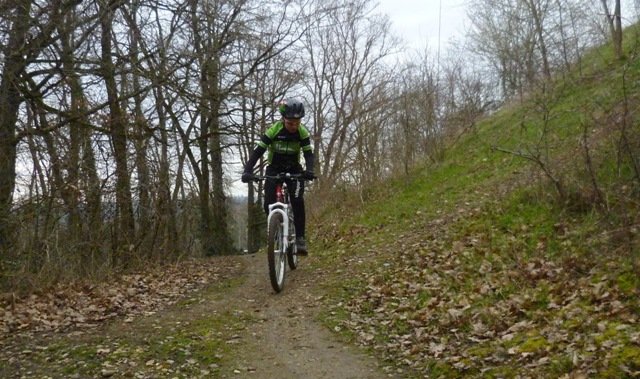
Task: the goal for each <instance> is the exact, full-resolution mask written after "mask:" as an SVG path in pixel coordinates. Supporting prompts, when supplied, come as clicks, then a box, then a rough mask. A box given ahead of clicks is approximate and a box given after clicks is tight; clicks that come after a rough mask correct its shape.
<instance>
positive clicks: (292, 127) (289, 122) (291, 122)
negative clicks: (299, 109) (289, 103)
mask: <svg viewBox="0 0 640 379" xmlns="http://www.w3.org/2000/svg"><path fill="white" fill-rule="evenodd" d="M284 127H285V128H287V130H288V131H289V133H295V132H297V131H298V128H299V127H300V119H299V118H285V119H284Z"/></svg>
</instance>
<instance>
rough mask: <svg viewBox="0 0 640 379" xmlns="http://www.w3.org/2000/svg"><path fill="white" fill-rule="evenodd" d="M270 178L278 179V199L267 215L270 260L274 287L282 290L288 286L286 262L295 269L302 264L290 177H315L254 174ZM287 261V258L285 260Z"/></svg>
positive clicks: (257, 176) (270, 206) (261, 178)
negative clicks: (285, 283)
mask: <svg viewBox="0 0 640 379" xmlns="http://www.w3.org/2000/svg"><path fill="white" fill-rule="evenodd" d="M266 179H271V180H274V181H275V182H276V202H275V203H273V204H270V205H269V215H268V216H267V236H268V241H267V261H268V263H269V279H270V281H271V287H273V290H274V291H276V293H279V292H280V291H282V289H283V288H284V279H285V276H286V266H287V264H286V263H288V265H289V268H290V269H291V270H295V269H296V268H297V267H298V249H297V245H296V228H295V224H294V222H293V209H292V208H291V201H290V198H289V190H288V188H287V182H286V181H287V180H299V181H305V180H311V179H308V178H305V177H304V176H303V175H302V174H291V173H280V174H277V175H254V176H253V180H255V181H258V180H266ZM285 261H287V262H286V263H285Z"/></svg>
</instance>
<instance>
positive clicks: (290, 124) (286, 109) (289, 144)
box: [242, 99, 315, 255]
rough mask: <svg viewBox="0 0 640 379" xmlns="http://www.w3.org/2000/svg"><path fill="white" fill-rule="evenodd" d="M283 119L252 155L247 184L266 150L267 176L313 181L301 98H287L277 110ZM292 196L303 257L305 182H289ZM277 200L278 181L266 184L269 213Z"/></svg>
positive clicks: (311, 162) (311, 159)
mask: <svg viewBox="0 0 640 379" xmlns="http://www.w3.org/2000/svg"><path fill="white" fill-rule="evenodd" d="M278 111H279V112H280V114H281V115H282V120H280V121H277V122H276V123H274V124H273V125H271V127H270V128H269V129H267V131H266V132H265V133H264V135H263V136H262V138H261V139H260V141H259V142H258V144H257V146H256V148H255V149H254V150H253V153H251V156H250V157H249V160H248V161H247V163H246V164H245V166H244V173H243V174H242V181H243V182H244V183H248V182H250V181H251V180H252V179H253V167H254V166H255V165H256V163H257V162H258V159H260V157H262V155H263V154H264V152H265V151H269V155H268V158H267V161H268V163H269V164H268V165H267V169H266V174H267V175H269V176H273V175H277V174H279V173H286V172H288V173H292V174H302V175H303V177H304V178H305V179H309V180H311V179H314V178H315V175H314V174H313V162H314V159H315V158H314V155H313V149H312V147H311V139H310V134H309V131H308V130H307V128H306V127H305V126H304V125H303V124H302V122H301V119H302V117H304V104H302V102H301V101H300V100H298V99H287V100H285V101H284V102H283V103H281V104H280V105H279V107H278ZM301 150H302V153H303V155H304V161H305V166H306V170H303V169H302V165H301V164H300V151H301ZM287 186H288V188H289V196H290V199H291V207H292V208H293V218H294V223H295V227H296V245H297V248H298V253H299V254H300V255H307V254H308V252H307V243H306V241H305V238H304V235H305V210H304V197H303V196H304V182H303V181H301V180H288V181H287ZM275 201H276V182H275V181H274V180H269V179H267V181H266V182H265V185H264V210H265V212H267V213H268V212H269V205H270V204H273V203H274V202H275Z"/></svg>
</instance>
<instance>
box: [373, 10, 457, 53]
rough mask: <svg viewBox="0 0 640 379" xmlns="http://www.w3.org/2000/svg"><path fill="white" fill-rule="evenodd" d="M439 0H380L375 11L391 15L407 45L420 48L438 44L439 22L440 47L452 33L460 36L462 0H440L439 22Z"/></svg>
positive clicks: (396, 28) (394, 24)
mask: <svg viewBox="0 0 640 379" xmlns="http://www.w3.org/2000/svg"><path fill="white" fill-rule="evenodd" d="M440 2H441V1H440V0H379V6H378V8H377V9H378V11H380V12H381V13H386V14H388V15H389V17H390V18H391V22H392V23H393V29H394V31H395V33H396V34H397V35H399V36H400V37H402V38H404V39H405V40H406V41H407V45H408V47H409V48H412V49H417V50H422V49H424V47H425V46H429V48H430V49H433V50H435V49H436V48H437V47H438V25H439V24H440V25H441V39H440V41H441V42H440V44H441V48H443V49H444V48H445V47H446V43H447V41H449V40H450V39H451V38H452V37H457V38H458V39H462V37H463V36H464V32H465V25H466V24H467V22H466V14H465V12H466V10H465V2H466V1H465V0H442V22H441V23H439V19H440V17H439V14H440Z"/></svg>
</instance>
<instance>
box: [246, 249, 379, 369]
mask: <svg viewBox="0 0 640 379" xmlns="http://www.w3.org/2000/svg"><path fill="white" fill-rule="evenodd" d="M302 259H303V260H302V264H301V265H300V267H299V268H298V269H297V270H295V271H290V272H288V277H287V282H286V284H285V289H284V290H283V292H281V293H280V294H277V295H276V294H274V292H273V290H272V289H271V286H270V284H269V280H268V274H267V264H266V259H264V255H262V254H258V255H251V256H246V257H245V260H246V261H247V265H246V267H247V271H246V274H247V276H248V279H247V280H246V282H245V283H244V284H243V285H242V286H241V287H239V288H238V290H237V291H236V292H237V294H238V295H237V299H238V300H239V301H241V302H245V303H246V304H247V305H250V307H251V308H252V309H253V311H254V312H255V314H256V315H258V318H259V320H260V321H259V322H258V323H254V324H252V325H251V327H250V330H248V333H249V335H250V336H252V337H255V338H254V339H253V341H252V342H251V346H250V347H251V353H250V354H249V355H248V356H247V357H246V358H245V359H243V360H241V362H242V363H243V364H244V365H246V367H245V369H246V370H247V371H248V372H254V373H255V374H256V375H255V376H256V377H260V378H275V377H278V378H303V377H304V378H388V377H390V376H388V375H387V374H382V373H381V370H379V368H378V367H377V365H376V362H374V361H373V360H372V359H371V358H369V357H367V356H365V355H364V354H362V353H360V352H357V351H355V349H354V348H352V347H348V346H345V345H343V344H341V343H339V342H337V341H336V340H335V339H334V338H333V336H332V335H331V333H330V332H329V331H328V330H327V329H326V328H324V327H323V326H322V325H319V324H318V323H317V322H316V321H314V317H315V315H316V314H317V312H318V311H319V308H318V307H319V304H318V302H317V301H316V299H315V298H314V296H313V295H312V294H311V285H312V284H311V283H313V282H314V278H312V277H311V275H312V273H311V272H310V271H309V270H308V269H306V267H305V262H304V258H302Z"/></svg>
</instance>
